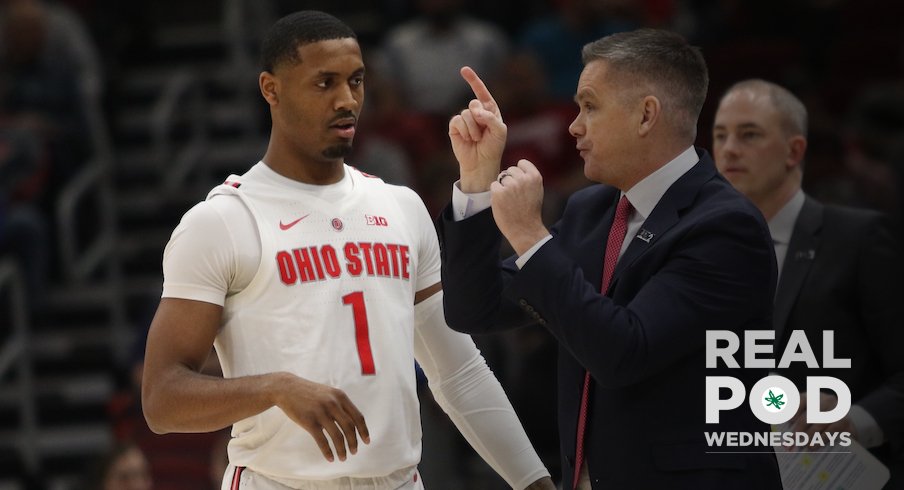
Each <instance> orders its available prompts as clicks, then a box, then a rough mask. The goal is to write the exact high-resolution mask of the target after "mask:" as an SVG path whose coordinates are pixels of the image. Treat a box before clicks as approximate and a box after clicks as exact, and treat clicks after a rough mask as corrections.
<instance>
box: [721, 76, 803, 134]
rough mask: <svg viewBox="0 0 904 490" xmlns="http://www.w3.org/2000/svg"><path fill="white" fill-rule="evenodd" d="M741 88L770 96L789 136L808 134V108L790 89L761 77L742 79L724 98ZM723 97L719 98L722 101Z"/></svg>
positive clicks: (727, 91)
mask: <svg viewBox="0 0 904 490" xmlns="http://www.w3.org/2000/svg"><path fill="white" fill-rule="evenodd" d="M739 90H751V91H755V92H762V93H764V94H766V95H767V96H768V97H769V101H770V102H772V107H773V108H775V110H776V111H777V112H778V114H779V116H780V117H781V122H782V130H783V131H784V132H785V134H787V135H789V136H793V135H801V136H807V108H806V106H804V103H803V102H801V101H800V99H798V98H797V96H795V95H794V94H792V93H791V91H790V90H788V89H786V88H785V87H782V86H781V85H778V84H776V83H772V82H769V81H766V80H761V79H759V78H751V79H749V80H741V81H740V82H737V83H735V84H734V85H732V86H731V87H729V88H728V90H726V91H725V95H723V96H722V99H725V97H727V96H728V94H730V93H732V92H737V91H739ZM722 99H720V100H719V102H720V103H721V101H722Z"/></svg>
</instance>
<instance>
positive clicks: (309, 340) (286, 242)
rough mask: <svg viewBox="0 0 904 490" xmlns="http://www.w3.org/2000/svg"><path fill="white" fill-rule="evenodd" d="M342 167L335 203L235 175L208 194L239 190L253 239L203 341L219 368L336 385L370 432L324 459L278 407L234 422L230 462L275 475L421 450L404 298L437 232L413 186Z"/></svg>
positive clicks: (333, 471)
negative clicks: (257, 245) (353, 447)
mask: <svg viewBox="0 0 904 490" xmlns="http://www.w3.org/2000/svg"><path fill="white" fill-rule="evenodd" d="M346 172H348V173H349V174H350V177H351V179H352V184H353V185H352V188H351V190H350V191H349V193H348V195H347V196H346V198H345V199H343V200H342V201H341V202H338V203H330V202H326V201H324V200H322V199H320V198H318V197H316V196H312V195H308V194H305V193H303V192H300V191H298V190H294V189H287V188H285V187H279V186H276V185H273V184H271V183H269V182H262V181H260V180H257V179H251V178H247V179H246V178H244V177H240V176H235V175H233V176H230V177H229V179H228V180H227V182H226V183H225V184H223V185H221V186H218V187H216V188H215V189H214V190H212V191H211V193H210V195H209V196H208V199H211V198H214V196H217V195H220V194H232V195H235V196H238V197H239V198H241V200H242V202H244V204H245V205H246V206H247V207H248V209H249V210H250V211H251V214H252V215H253V217H254V220H255V222H256V223H257V227H258V230H259V234H260V240H261V247H262V250H261V264H260V268H259V270H258V272H257V274H256V275H255V277H254V279H253V280H252V281H251V283H250V284H249V285H248V287H247V288H245V289H244V290H243V291H242V292H240V293H238V294H235V295H233V296H230V297H228V298H227V299H226V303H225V306H224V309H223V322H224V325H223V328H222V329H221V331H220V333H219V334H218V336H217V338H216V341H215V344H214V345H215V347H216V350H217V353H218V355H219V357H220V362H221V364H222V367H223V374H224V375H225V376H226V377H227V378H230V377H239V376H248V375H256V374H262V373H270V372H275V371H288V372H291V373H294V374H296V375H298V376H300V377H303V378H306V379H309V380H311V381H315V382H318V383H323V384H326V385H329V386H333V387H336V388H339V389H341V390H343V391H344V392H345V393H346V394H347V395H348V396H349V398H350V399H351V401H352V402H353V403H354V404H355V405H356V406H357V407H358V409H359V410H360V411H361V412H362V414H363V415H364V417H365V419H366V421H367V426H368V429H369V430H370V436H371V444H369V445H367V444H363V443H359V446H358V454H356V455H349V457H348V458H347V460H346V461H339V460H338V459H336V460H335V461H334V462H332V463H331V462H328V461H326V459H324V457H323V455H322V453H321V452H320V450H319V449H318V447H317V445H316V444H315V443H314V439H313V438H312V437H311V435H310V434H309V433H308V432H306V431H305V430H304V429H302V428H300V427H299V426H298V425H296V424H295V423H294V422H292V421H291V420H290V419H289V418H288V417H287V416H286V415H285V414H284V413H283V412H282V410H280V409H279V408H277V407H272V408H270V409H269V410H266V411H265V412H263V413H261V414H259V415H256V416H253V417H249V418H247V419H244V420H241V421H239V422H237V423H236V424H235V425H234V426H233V431H232V434H233V437H234V438H233V440H232V441H231V442H230V444H229V458H230V461H231V463H232V464H235V465H237V466H247V467H250V468H253V469H254V470H255V471H257V472H260V473H262V474H265V475H268V476H271V477H273V478H276V479H279V480H281V481H284V482H291V481H292V480H326V479H333V478H338V477H341V476H351V477H373V476H382V475H385V474H387V469H389V470H390V471H392V470H395V469H399V468H405V467H410V466H414V465H416V464H417V462H418V461H419V459H420V452H421V427H420V416H419V406H418V399H417V393H416V387H415V372H414V355H413V352H412V350H413V338H412V336H413V328H414V306H413V305H414V294H415V292H416V290H418V289H422V288H424V287H426V286H429V285H431V284H433V283H436V282H439V250H438V244H437V243H436V239H435V233H434V231H433V225H432V223H431V221H430V217H429V215H428V213H427V211H426V209H425V208H424V206H423V203H422V202H421V201H420V199H419V198H418V197H417V195H416V194H414V192H413V191H411V190H410V189H407V188H403V187H397V186H392V185H388V184H386V183H384V182H383V181H382V180H380V179H378V178H374V177H371V176H367V175H366V174H363V173H361V172H359V171H357V170H356V169H353V168H351V167H348V166H346ZM425 226H426V227H429V233H424V230H425V228H424V227H425ZM425 236H432V237H433V240H432V241H431V240H425V238H424V237H425Z"/></svg>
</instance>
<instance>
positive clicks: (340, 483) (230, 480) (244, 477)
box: [220, 464, 424, 490]
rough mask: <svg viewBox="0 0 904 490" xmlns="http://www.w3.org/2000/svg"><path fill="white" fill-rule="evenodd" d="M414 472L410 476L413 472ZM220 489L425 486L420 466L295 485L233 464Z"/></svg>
mask: <svg viewBox="0 0 904 490" xmlns="http://www.w3.org/2000/svg"><path fill="white" fill-rule="evenodd" d="M412 470H413V475H412V476H411V477H409V476H408V475H409V474H412ZM220 490H424V481H423V479H421V475H420V473H418V471H417V468H403V469H401V470H397V471H395V472H394V473H391V474H389V475H387V476H384V477H378V478H349V477H345V478H337V479H335V480H308V481H299V482H296V483H295V484H294V485H292V486H288V485H284V484H282V483H280V482H277V481H274V480H271V479H270V478H267V477H265V476H263V475H261V474H260V473H256V472H254V471H253V470H251V469H250V468H237V467H236V466H234V465H232V464H230V465H229V466H228V467H226V473H225V474H224V475H223V484H222V485H221V486H220Z"/></svg>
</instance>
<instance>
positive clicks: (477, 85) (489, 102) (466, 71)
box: [461, 66, 496, 111]
mask: <svg viewBox="0 0 904 490" xmlns="http://www.w3.org/2000/svg"><path fill="white" fill-rule="evenodd" d="M461 77H462V78H464V79H465V81H466V82H468V85H470V86H471V90H472V91H473V92H474V95H475V96H476V97H477V100H479V101H480V102H483V104H484V107H486V108H487V109H488V110H491V111H495V110H496V100H495V99H494V98H493V95H492V94H491V93H490V91H489V89H487V86H486V85H485V84H484V83H483V80H481V79H480V77H479V76H477V72H475V71H474V70H473V69H472V68H471V67H470V66H463V67H461Z"/></svg>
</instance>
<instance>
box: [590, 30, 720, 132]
mask: <svg viewBox="0 0 904 490" xmlns="http://www.w3.org/2000/svg"><path fill="white" fill-rule="evenodd" d="M581 55H582V58H583V61H584V64H585V65H586V64H588V63H590V62H592V61H596V60H602V61H605V62H606V63H607V64H608V66H609V69H610V70H611V72H612V73H613V75H614V76H615V77H622V76H624V77H627V81H630V82H632V83H637V82H640V83H639V85H641V86H643V85H645V84H646V85H649V86H651V87H653V88H656V89H658V90H657V93H656V94H655V95H657V96H658V97H659V99H660V102H661V103H662V104H663V107H664V109H666V110H667V111H668V112H667V113H674V114H675V116H676V122H677V123H678V129H679V130H682V131H687V132H689V133H690V136H692V137H693V136H695V135H696V131H697V118H699V117H700V111H701V110H702V109H703V103H704V101H705V100H706V90H707V88H708V86H709V74H708V72H707V69H706V61H704V59H703V55H702V54H701V52H700V49H699V48H697V47H694V46H691V45H690V44H689V43H688V42H687V40H685V39H684V38H683V37H682V36H680V35H678V34H676V33H674V32H670V31H664V30H660V29H638V30H635V31H630V32H620V33H617V34H612V35H609V36H606V37H604V38H602V39H599V40H597V41H593V42H591V43H588V44H587V45H585V46H584V49H583V51H582V53H581Z"/></svg>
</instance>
